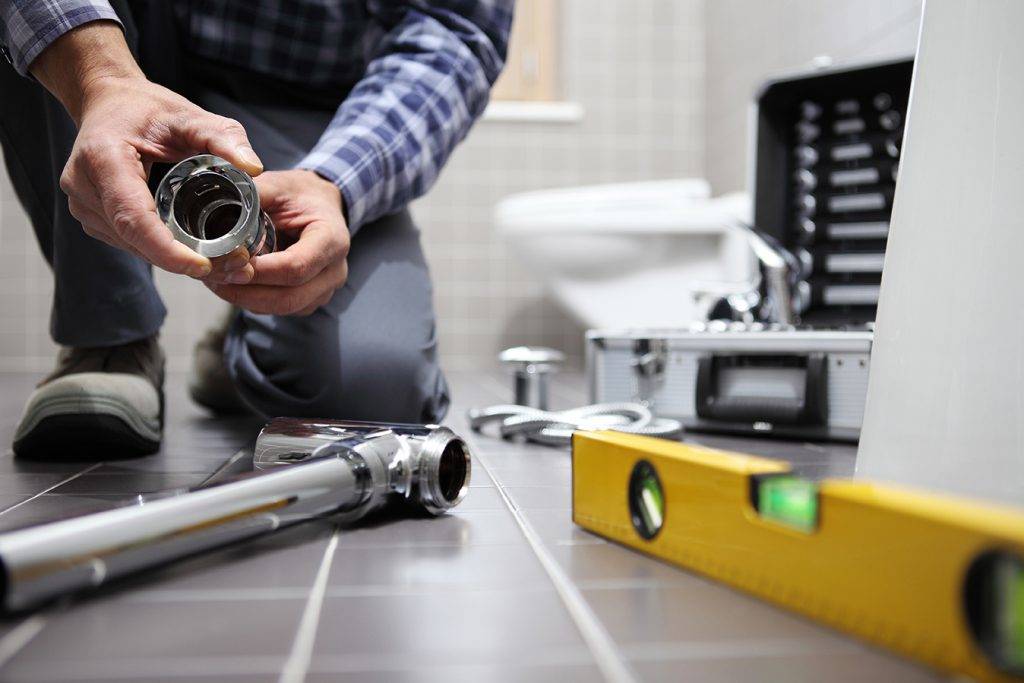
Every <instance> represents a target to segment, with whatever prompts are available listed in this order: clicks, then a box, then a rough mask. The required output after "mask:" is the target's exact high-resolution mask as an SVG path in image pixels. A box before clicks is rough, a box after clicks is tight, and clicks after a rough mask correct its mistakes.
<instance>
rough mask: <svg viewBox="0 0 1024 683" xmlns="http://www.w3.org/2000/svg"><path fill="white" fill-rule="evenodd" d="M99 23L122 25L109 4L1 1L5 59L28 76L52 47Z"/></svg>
mask: <svg viewBox="0 0 1024 683" xmlns="http://www.w3.org/2000/svg"><path fill="white" fill-rule="evenodd" d="M99 19H110V20H112V21H117V22H118V23H120V20H119V19H118V18H117V14H116V13H115V12H114V10H113V9H112V8H111V7H110V3H109V2H107V1H106V0H0V42H2V44H3V45H2V47H3V49H4V54H5V56H7V58H8V59H9V60H10V61H11V63H12V64H13V65H14V68H15V69H17V70H18V73H20V74H21V75H23V76H25V75H27V74H28V67H29V65H30V64H31V63H32V61H33V60H34V59H35V58H36V57H38V56H39V53H40V52H42V51H43V50H45V49H46V47H47V46H48V45H49V44H50V43H52V42H53V41H55V40H57V38H60V37H61V36H62V35H64V34H65V33H67V32H68V31H70V30H71V29H73V28H75V27H76V26H81V25H82V24H85V23H88V22H90V21H97V20H99Z"/></svg>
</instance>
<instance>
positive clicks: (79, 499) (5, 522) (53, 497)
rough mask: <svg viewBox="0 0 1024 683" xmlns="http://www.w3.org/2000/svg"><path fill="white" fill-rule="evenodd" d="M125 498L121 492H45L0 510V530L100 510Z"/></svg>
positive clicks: (123, 500) (112, 506) (121, 502)
mask: <svg viewBox="0 0 1024 683" xmlns="http://www.w3.org/2000/svg"><path fill="white" fill-rule="evenodd" d="M128 500H129V499H128V498H127V497H126V496H125V495H123V494H92V495H59V494H52V493H47V494H44V495H41V496H36V497H35V498H32V499H31V500H28V501H27V502H24V503H22V504H21V505H18V506H16V507H14V508H13V509H10V510H7V511H5V512H2V513H0V531H8V530H11V529H17V528H21V527H25V526H34V525H36V524H46V523H47V522H56V521H59V520H62V519H68V518H71V517H78V516H79V515H86V514H90V513H93V512H101V511H103V510H109V509H111V508H115V507H118V506H120V505H124V504H125V503H127V502H128Z"/></svg>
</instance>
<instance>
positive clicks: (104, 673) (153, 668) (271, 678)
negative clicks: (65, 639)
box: [3, 656, 284, 683]
mask: <svg viewBox="0 0 1024 683" xmlns="http://www.w3.org/2000/svg"><path fill="white" fill-rule="evenodd" d="M283 666H284V657H252V656H250V657H245V658H239V657H233V658H228V657H189V658H183V657H167V658H163V659H137V658H134V657H131V656H123V657H117V658H112V659H108V660H93V659H90V660H78V661H73V660H55V661H48V662H45V663H40V664H39V665H38V666H32V667H26V666H19V667H16V668H15V667H8V668H7V669H6V670H5V671H4V678H3V680H4V683H71V682H72V681H73V682H75V683H88V682H93V681H95V682H96V683H101V682H102V683H106V682H107V681H125V682H129V683H168V681H174V682H175V683H275V682H276V681H279V680H280V677H281V674H280V670H281V668H282V667H283Z"/></svg>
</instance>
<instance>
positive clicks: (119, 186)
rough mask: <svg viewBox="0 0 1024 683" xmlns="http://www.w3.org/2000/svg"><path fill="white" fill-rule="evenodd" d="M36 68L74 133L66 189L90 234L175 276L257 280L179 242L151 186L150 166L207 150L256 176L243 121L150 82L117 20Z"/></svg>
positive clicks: (236, 264) (69, 39) (72, 41)
mask: <svg viewBox="0 0 1024 683" xmlns="http://www.w3.org/2000/svg"><path fill="white" fill-rule="evenodd" d="M30 69H31V71H32V74H33V75H34V76H35V77H36V78H37V79H39V81H40V82H41V83H42V84H43V85H44V86H46V88H47V89H48V90H49V91H50V92H52V93H53V94H54V95H55V96H56V97H57V98H58V99H59V100H60V101H61V103H62V104H63V105H64V107H65V108H66V109H67V110H68V113H69V114H70V115H71V117H72V118H73V119H74V121H75V123H76V125H77V126H78V137H77V138H76V140H75V145H74V148H73V149H72V151H71V157H70V158H69V160H68V163H67V165H66V166H65V168H64V172H63V174H62V175H61V179H60V186H61V189H62V190H64V192H65V193H66V194H67V195H68V207H69V208H70V210H71V214H72V215H73V216H74V217H75V218H76V219H78V220H79V221H80V222H81V223H82V227H83V228H84V229H85V231H86V232H87V233H88V234H89V235H91V236H92V237H95V238H97V239H100V240H103V241H104V242H106V243H108V244H111V245H113V246H115V247H119V248H121V249H125V250H126V251H129V252H131V253H133V254H136V255H138V256H141V257H142V258H144V259H145V260H147V261H149V262H150V263H152V264H153V265H156V266H158V267H160V268H163V269H165V270H169V271H171V272H174V273H184V274H186V275H190V276H192V277H197V278H216V279H218V280H226V281H232V282H247V281H248V280H249V279H250V278H251V277H252V267H251V266H250V265H249V264H248V258H247V257H243V256H241V255H232V257H231V258H226V259H223V260H220V259H219V260H218V264H217V267H216V268H214V267H213V264H211V263H210V260H209V259H207V258H206V257H204V256H200V255H199V254H196V253H195V252H193V251H192V250H191V249H189V248H188V247H186V246H185V245H183V244H179V243H178V242H176V241H174V239H173V238H172V237H171V233H170V231H169V230H168V229H167V227H166V226H165V225H163V223H161V222H160V219H159V218H158V217H157V214H156V205H155V204H154V201H153V196H152V195H151V194H150V192H149V188H148V186H147V184H146V181H147V178H148V176H149V170H150V167H151V165H152V163H153V162H175V161H179V160H181V159H183V158H185V157H187V156H191V155H193V154H202V153H212V154H216V155H218V156H221V157H223V158H224V159H227V160H228V161H229V162H231V163H233V164H235V165H236V166H238V167H239V168H241V169H243V170H244V171H247V172H248V173H250V174H251V175H256V174H258V173H260V172H261V171H262V170H263V166H262V164H261V163H260V160H259V158H258V157H257V156H256V154H255V152H253V150H252V147H251V146H250V145H249V141H248V138H247V137H246V135H245V131H244V130H243V129H242V126H241V125H240V124H239V123H238V122H237V121H233V120H231V119H226V118H223V117H221V116H216V115H214V114H211V113H209V112H207V111H204V110H203V109H201V108H199V107H197V106H196V105H194V104H192V103H191V102H189V101H188V100H186V99H185V98H184V97H181V96H180V95H178V94H176V93H174V92H172V91H170V90H168V89H166V88H164V87H162V86H159V85H156V84H155V83H151V82H150V81H148V80H147V79H146V77H145V76H144V75H143V74H142V72H141V70H140V69H139V67H138V65H136V63H135V60H134V59H133V57H132V55H131V53H130V52H129V50H128V46H127V44H126V43H125V40H124V36H123V34H122V33H121V30H120V28H118V26H117V25H116V24H113V23H111V22H92V23H89V24H84V25H83V26H80V27H78V28H76V29H72V30H71V31H69V32H68V33H66V34H64V35H63V36H61V37H60V38H58V39H57V40H56V41H54V42H53V44H51V45H50V46H49V47H47V48H46V50H44V51H43V53H42V54H41V55H40V56H39V57H38V58H37V59H36V60H35V61H34V62H33V63H32V65H31V67H30ZM211 272H212V274H211Z"/></svg>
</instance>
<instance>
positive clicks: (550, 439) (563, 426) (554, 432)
mask: <svg viewBox="0 0 1024 683" xmlns="http://www.w3.org/2000/svg"><path fill="white" fill-rule="evenodd" d="M467 416H468V418H469V426H470V427H471V428H472V429H473V431H476V432H479V431H481V430H482V429H483V428H484V426H485V425H488V424H491V423H498V434H499V435H500V436H501V437H502V438H510V437H513V436H523V437H525V438H526V439H528V440H529V441H534V442H537V443H543V444H547V445H551V446H568V445H569V444H570V443H571V441H572V433H573V432H574V431H576V430H598V429H612V430H615V431H620V432H626V433H628V434H642V435H645V436H659V437H663V438H679V437H680V436H682V433H683V425H682V423H680V422H679V421H678V420H670V419H667V418H661V417H655V416H654V415H653V414H652V413H651V411H650V409H648V408H647V406H644V405H642V404H640V403H598V404H595V405H591V406H582V407H580V408H573V409H571V410H562V411H553V410H539V409H537V408H528V407H526V406H519V405H511V404H500V405H494V406H488V407H486V408H472V409H470V410H469V412H468V413H467Z"/></svg>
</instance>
